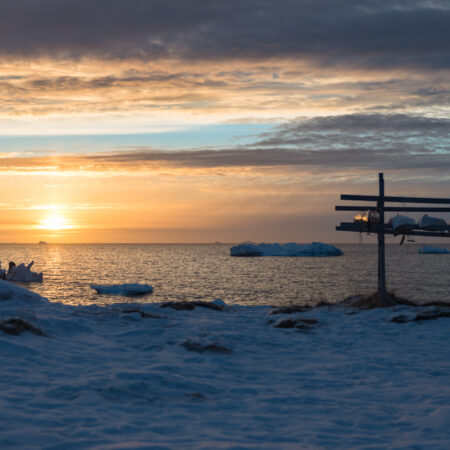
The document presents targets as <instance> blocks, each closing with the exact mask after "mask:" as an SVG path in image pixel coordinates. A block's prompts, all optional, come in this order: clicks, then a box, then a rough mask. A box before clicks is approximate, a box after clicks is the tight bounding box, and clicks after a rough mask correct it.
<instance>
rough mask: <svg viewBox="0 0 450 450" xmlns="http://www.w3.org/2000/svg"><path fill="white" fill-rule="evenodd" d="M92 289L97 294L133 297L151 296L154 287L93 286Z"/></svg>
mask: <svg viewBox="0 0 450 450" xmlns="http://www.w3.org/2000/svg"><path fill="white" fill-rule="evenodd" d="M91 288H92V289H94V290H96V291H97V294H109V295H124V296H126V297H133V296H136V295H145V294H151V293H152V292H153V287H152V286H150V285H148V284H137V283H135V284H103V285H102V284H91Z"/></svg>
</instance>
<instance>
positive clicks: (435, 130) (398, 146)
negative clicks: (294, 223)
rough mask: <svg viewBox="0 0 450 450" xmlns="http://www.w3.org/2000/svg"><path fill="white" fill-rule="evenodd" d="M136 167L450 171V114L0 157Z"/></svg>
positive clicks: (334, 121) (33, 166)
mask: <svg viewBox="0 0 450 450" xmlns="http://www.w3.org/2000/svg"><path fill="white" fill-rule="evenodd" d="M45 167H48V168H49V169H50V170H86V171H105V170H139V169H144V170H145V169H150V170H151V169H153V168H164V167H174V168H198V169H202V168H206V169H209V168H239V167H260V168H263V167H264V168H270V167H272V168H274V167H275V168H282V167H285V168H294V169H295V168H299V169H319V170H321V171H329V170H345V169H349V168H353V169H361V170H366V169H368V170H390V169H395V170H413V171H419V172H420V171H426V170H432V171H433V173H435V174H440V175H442V174H444V176H447V175H448V173H449V171H450V120H447V119H432V118H426V117H416V116H407V115H382V114H372V115H346V116H335V117H319V118H314V119H308V120H305V119H299V120H295V121H292V122H291V123H289V124H287V125H283V126H280V127H279V128H278V129H277V130H276V131H274V132H272V133H270V134H266V135H265V136H263V138H262V139H261V140H260V141H259V142H256V143H254V144H252V145H248V146H241V147H233V148H222V149H208V148H201V149H191V150H178V151H164V150H155V149H147V148H141V147H140V148H135V149H131V150H129V151H122V152H112V153H102V154H95V155H72V156H59V157H57V158H54V157H34V158H2V159H0V168H3V169H7V170H8V169H16V170H17V169H18V168H20V169H21V170H31V171H33V170H41V169H42V168H45Z"/></svg>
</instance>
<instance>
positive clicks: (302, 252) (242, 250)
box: [230, 242, 343, 256]
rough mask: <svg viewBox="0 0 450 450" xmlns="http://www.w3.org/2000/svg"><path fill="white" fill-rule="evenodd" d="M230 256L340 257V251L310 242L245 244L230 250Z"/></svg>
mask: <svg viewBox="0 0 450 450" xmlns="http://www.w3.org/2000/svg"><path fill="white" fill-rule="evenodd" d="M230 254H231V256H340V255H342V254H343V252H342V250H340V249H339V248H337V247H334V246H333V245H329V244H322V243H321V242H312V243H311V244H296V243H295V242H289V243H287V244H277V243H275V244H264V243H261V244H254V243H251V242H245V243H243V244H239V245H235V246H233V247H231V249H230Z"/></svg>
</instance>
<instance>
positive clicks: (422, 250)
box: [419, 245, 450, 254]
mask: <svg viewBox="0 0 450 450" xmlns="http://www.w3.org/2000/svg"><path fill="white" fill-rule="evenodd" d="M419 253H438V254H445V253H450V250H447V249H446V248H440V247H431V246H428V245H425V246H423V247H420V248H419Z"/></svg>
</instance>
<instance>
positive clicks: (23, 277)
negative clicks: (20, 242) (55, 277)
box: [0, 261, 43, 283]
mask: <svg viewBox="0 0 450 450" xmlns="http://www.w3.org/2000/svg"><path fill="white" fill-rule="evenodd" d="M33 264H34V261H31V262H30V264H28V265H27V266H26V265H25V264H24V263H21V264H19V265H18V266H14V267H12V268H11V269H10V270H8V271H6V270H5V269H2V268H1V263H0V277H1V278H3V279H6V280H8V281H18V282H22V283H42V281H43V275H42V273H38V272H33V271H32V270H31V267H32V266H33Z"/></svg>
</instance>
